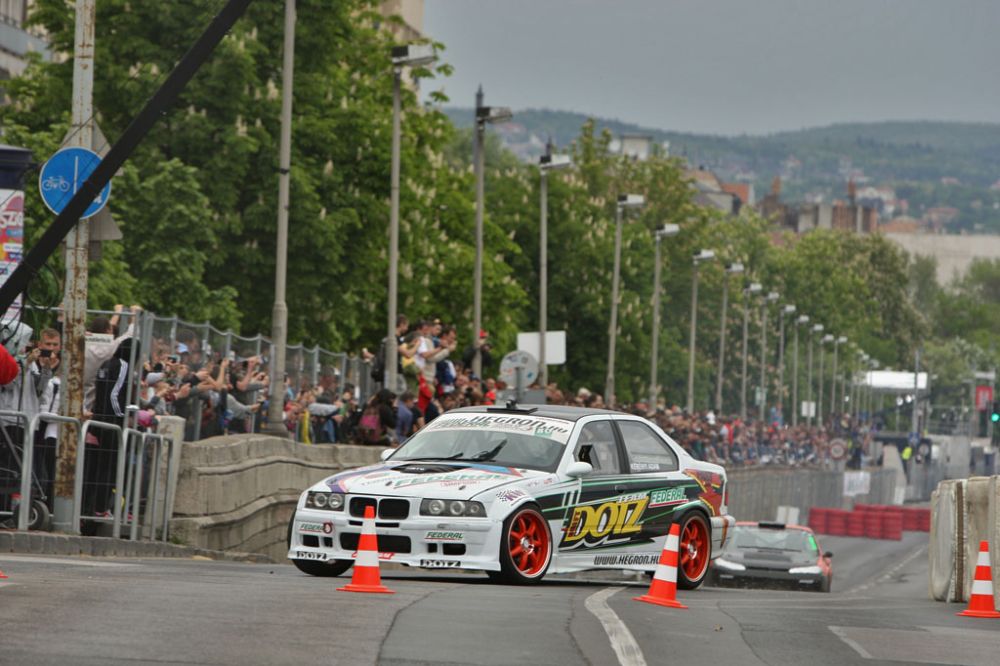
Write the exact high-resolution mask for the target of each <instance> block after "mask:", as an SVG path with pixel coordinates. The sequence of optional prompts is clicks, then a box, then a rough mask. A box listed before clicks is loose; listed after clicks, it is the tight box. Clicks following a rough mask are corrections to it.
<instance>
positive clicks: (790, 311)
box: [782, 304, 795, 315]
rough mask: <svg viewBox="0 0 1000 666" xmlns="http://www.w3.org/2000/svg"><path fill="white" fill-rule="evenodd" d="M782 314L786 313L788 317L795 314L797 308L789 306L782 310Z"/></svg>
mask: <svg viewBox="0 0 1000 666" xmlns="http://www.w3.org/2000/svg"><path fill="white" fill-rule="evenodd" d="M782 312H784V313H785V314H786V315H790V314H795V306H794V305H792V304H788V305H786V306H785V307H784V308H783V309H782Z"/></svg>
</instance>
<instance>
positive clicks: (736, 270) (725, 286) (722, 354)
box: [715, 262, 743, 416]
mask: <svg viewBox="0 0 1000 666" xmlns="http://www.w3.org/2000/svg"><path fill="white" fill-rule="evenodd" d="M742 272H743V264H741V263H739V262H735V263H732V264H728V265H727V266H726V272H725V279H724V280H723V282H722V317H720V319H721V321H722V325H721V327H720V329H719V367H718V370H717V374H716V378H715V412H716V413H717V414H719V415H720V416H721V415H722V370H723V367H725V363H726V310H727V308H728V307H729V276H730V275H738V274H740V273H742Z"/></svg>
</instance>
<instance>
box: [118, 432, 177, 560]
mask: <svg viewBox="0 0 1000 666" xmlns="http://www.w3.org/2000/svg"><path fill="white" fill-rule="evenodd" d="M133 439H136V440H138V445H137V448H136V450H135V455H134V457H133V461H134V464H133V465H132V466H131V467H130V469H129V478H128V480H126V481H125V482H124V484H125V485H124V486H123V487H124V489H125V492H124V493H123V496H124V497H126V498H127V497H129V496H131V497H132V503H131V505H130V506H131V509H132V524H131V530H130V533H129V538H130V539H132V540H133V541H136V540H138V539H139V538H140V537H141V535H142V532H145V530H144V529H143V530H141V531H140V527H141V526H142V523H143V522H147V523H153V522H154V521H155V520H156V511H157V507H158V505H159V502H160V492H159V479H160V461H161V460H162V458H163V449H164V446H166V448H167V470H166V471H167V479H169V478H170V474H171V472H172V471H173V455H172V454H173V447H174V444H175V442H174V440H173V438H170V437H167V436H166V435H161V434H157V433H149V432H140V431H139V430H136V429H134V428H126V429H125V440H126V442H130V441H133ZM148 442H153V451H154V453H153V469H152V470H151V473H150V476H149V481H148V482H147V483H148V488H147V492H146V497H147V505H146V513H147V517H148V518H147V520H146V521H141V519H140V515H141V513H142V512H141V508H142V504H141V502H142V481H143V479H142V476H143V473H142V470H143V459H144V457H145V454H146V444H147V443H148ZM133 470H134V474H133V473H132V472H133ZM163 494H164V502H165V501H166V494H167V492H166V488H165V489H164V493H163ZM169 522H170V516H169V515H168V514H167V510H166V507H164V509H163V525H162V527H161V534H160V539H161V540H163V541H166V540H167V539H168V528H169ZM148 528H149V536H150V538H152V539H154V540H155V539H156V526H155V525H152V524H150V525H148Z"/></svg>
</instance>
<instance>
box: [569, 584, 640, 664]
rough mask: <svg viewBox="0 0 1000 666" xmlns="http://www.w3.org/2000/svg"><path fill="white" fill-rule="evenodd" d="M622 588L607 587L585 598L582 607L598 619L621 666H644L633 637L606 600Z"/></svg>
mask: <svg viewBox="0 0 1000 666" xmlns="http://www.w3.org/2000/svg"><path fill="white" fill-rule="evenodd" d="M624 589H625V588H624V587H609V588H606V589H603V590H601V591H600V592H595V593H594V594H592V595H590V596H589V597H587V599H586V600H585V601H584V602H583V605H584V606H586V607H587V610H589V611H590V612H591V613H593V614H594V617H596V618H597V619H598V621H599V622H600V623H601V626H602V627H604V632H605V633H606V634H607V635H608V640H609V641H611V649H612V650H614V651H615V655H616V656H617V657H618V663H619V664H621V665H622V666H646V658H645V657H643V656H642V650H641V649H640V648H639V644H638V643H636V641H635V636H633V635H632V632H631V631H629V629H628V627H626V626H625V623H624V622H622V620H621V618H620V617H618V614H617V613H615V612H614V611H613V610H611V607H610V606H608V598H609V597H610V596H611V595H613V594H615V593H616V592H620V591H621V590H624Z"/></svg>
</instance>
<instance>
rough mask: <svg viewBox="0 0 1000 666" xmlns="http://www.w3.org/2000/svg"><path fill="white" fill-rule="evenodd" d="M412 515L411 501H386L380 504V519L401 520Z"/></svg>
mask: <svg viewBox="0 0 1000 666" xmlns="http://www.w3.org/2000/svg"><path fill="white" fill-rule="evenodd" d="M409 515H410V500H405V499H384V500H382V501H380V502H379V503H378V517H379V518H387V519H389V520H401V519H403V518H407V517H409Z"/></svg>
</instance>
